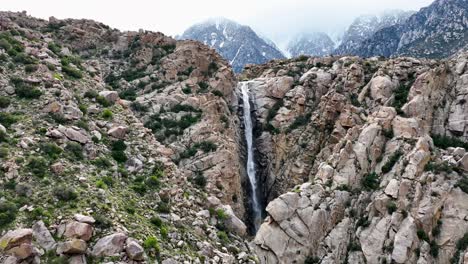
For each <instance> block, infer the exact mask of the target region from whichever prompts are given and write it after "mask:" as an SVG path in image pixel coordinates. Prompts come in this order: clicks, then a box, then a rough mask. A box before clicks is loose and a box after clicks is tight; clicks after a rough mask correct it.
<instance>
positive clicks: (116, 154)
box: [111, 150, 128, 163]
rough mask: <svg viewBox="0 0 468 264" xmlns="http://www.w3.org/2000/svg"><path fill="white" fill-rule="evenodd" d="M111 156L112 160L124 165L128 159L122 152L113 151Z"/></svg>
mask: <svg viewBox="0 0 468 264" xmlns="http://www.w3.org/2000/svg"><path fill="white" fill-rule="evenodd" d="M111 155H112V158H114V159H115V161H117V162H119V163H124V162H126V161H127V159H128V158H127V155H126V154H125V152H123V151H120V150H113V151H112V153H111Z"/></svg>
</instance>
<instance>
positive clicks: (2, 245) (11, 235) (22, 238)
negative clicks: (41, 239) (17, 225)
mask: <svg viewBox="0 0 468 264" xmlns="http://www.w3.org/2000/svg"><path fill="white" fill-rule="evenodd" d="M32 237H33V230H32V229H28V228H23V229H16V230H13V231H8V232H7V233H6V234H5V235H4V236H3V237H2V238H0V250H2V251H4V250H9V249H11V248H14V247H18V246H20V245H21V244H31V241H32Z"/></svg>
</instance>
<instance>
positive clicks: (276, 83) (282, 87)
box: [266, 76, 294, 99]
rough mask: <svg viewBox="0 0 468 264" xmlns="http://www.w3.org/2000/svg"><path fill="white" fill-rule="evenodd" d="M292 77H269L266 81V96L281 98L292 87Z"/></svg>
mask: <svg viewBox="0 0 468 264" xmlns="http://www.w3.org/2000/svg"><path fill="white" fill-rule="evenodd" d="M293 82H294V78H292V77H289V76H282V77H275V78H269V79H268V80H267V82H266V86H267V87H268V90H267V96H269V97H274V98H277V99H281V98H283V97H284V95H285V94H286V93H287V92H288V91H289V90H290V89H291V88H292V85H293Z"/></svg>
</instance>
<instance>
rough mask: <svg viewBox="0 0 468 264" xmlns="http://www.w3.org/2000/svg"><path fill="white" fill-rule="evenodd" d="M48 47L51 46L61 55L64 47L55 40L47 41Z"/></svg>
mask: <svg viewBox="0 0 468 264" xmlns="http://www.w3.org/2000/svg"><path fill="white" fill-rule="evenodd" d="M47 47H48V48H49V50H50V51H52V52H53V53H55V54H57V55H59V54H60V52H61V51H62V47H61V46H60V45H59V44H57V43H55V42H49V43H47Z"/></svg>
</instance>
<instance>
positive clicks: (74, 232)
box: [64, 221, 93, 241]
mask: <svg viewBox="0 0 468 264" xmlns="http://www.w3.org/2000/svg"><path fill="white" fill-rule="evenodd" d="M64 236H65V237H67V238H79V239H82V240H84V241H89V240H90V239H91V237H92V236H93V227H92V226H91V225H89V224H86V223H80V222H75V221H72V222H69V223H67V224H66V227H65V233H64Z"/></svg>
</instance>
